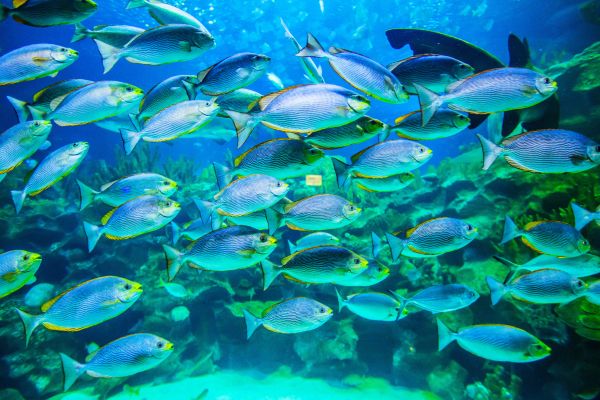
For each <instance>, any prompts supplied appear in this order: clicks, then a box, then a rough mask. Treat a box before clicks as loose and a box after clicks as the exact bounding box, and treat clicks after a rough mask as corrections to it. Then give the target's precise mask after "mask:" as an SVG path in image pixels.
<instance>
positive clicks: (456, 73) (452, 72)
mask: <svg viewBox="0 0 600 400" xmlns="http://www.w3.org/2000/svg"><path fill="white" fill-rule="evenodd" d="M388 69H389V70H390V71H391V72H392V73H393V74H394V75H395V76H396V77H397V78H398V79H399V80H400V82H402V83H403V84H404V88H405V89H406V91H407V92H408V93H410V94H417V91H416V90H415V88H414V86H413V83H417V84H419V85H421V86H423V87H425V88H427V89H429V90H431V91H432V92H436V93H443V92H444V91H445V90H446V88H447V87H448V85H450V84H452V83H454V82H457V81H460V80H462V79H465V78H467V77H468V76H471V75H473V72H474V69H473V67H471V66H470V65H469V64H466V63H464V62H462V61H460V60H457V59H456V58H452V57H448V56H443V55H439V54H418V55H416V56H412V57H409V58H406V59H404V60H400V61H397V62H395V63H393V64H390V65H388Z"/></svg>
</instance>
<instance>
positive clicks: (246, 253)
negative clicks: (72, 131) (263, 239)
mask: <svg viewBox="0 0 600 400" xmlns="http://www.w3.org/2000/svg"><path fill="white" fill-rule="evenodd" d="M237 253H238V254H239V255H241V256H244V257H252V256H253V255H254V254H256V250H252V249H246V250H238V251H237Z"/></svg>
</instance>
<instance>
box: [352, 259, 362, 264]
mask: <svg viewBox="0 0 600 400" xmlns="http://www.w3.org/2000/svg"><path fill="white" fill-rule="evenodd" d="M352 261H354V264H360V258H355V259H354V260H352Z"/></svg>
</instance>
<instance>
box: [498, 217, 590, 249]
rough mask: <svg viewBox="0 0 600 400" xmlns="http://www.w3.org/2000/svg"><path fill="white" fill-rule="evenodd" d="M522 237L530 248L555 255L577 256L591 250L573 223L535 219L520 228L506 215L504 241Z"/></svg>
mask: <svg viewBox="0 0 600 400" xmlns="http://www.w3.org/2000/svg"><path fill="white" fill-rule="evenodd" d="M518 237H520V238H521V240H522V241H523V243H525V245H527V247H529V248H530V249H532V250H534V251H536V252H538V253H543V254H548V255H551V256H554V257H577V256H580V255H582V254H585V253H587V252H588V251H590V243H589V242H588V241H587V239H586V238H584V237H583V235H582V234H581V233H580V232H579V231H578V230H577V229H575V228H573V227H572V226H571V225H569V224H567V223H565V222H560V221H533V222H530V223H528V224H527V225H525V227H524V228H523V229H519V228H518V227H517V225H516V224H515V223H514V221H513V220H512V219H511V218H510V217H508V216H507V217H506V219H505V223H504V234H503V235H502V242H500V244H505V243H507V242H509V241H511V240H513V239H515V238H518Z"/></svg>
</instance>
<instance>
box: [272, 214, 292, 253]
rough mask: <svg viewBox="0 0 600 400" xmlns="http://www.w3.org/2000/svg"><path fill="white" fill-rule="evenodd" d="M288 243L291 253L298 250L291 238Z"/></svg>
mask: <svg viewBox="0 0 600 400" xmlns="http://www.w3.org/2000/svg"><path fill="white" fill-rule="evenodd" d="M267 222H268V221H267ZM287 243H288V249H289V251H290V254H294V253H295V252H296V249H297V247H296V245H295V244H294V243H292V241H291V240H288V242H287Z"/></svg>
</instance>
